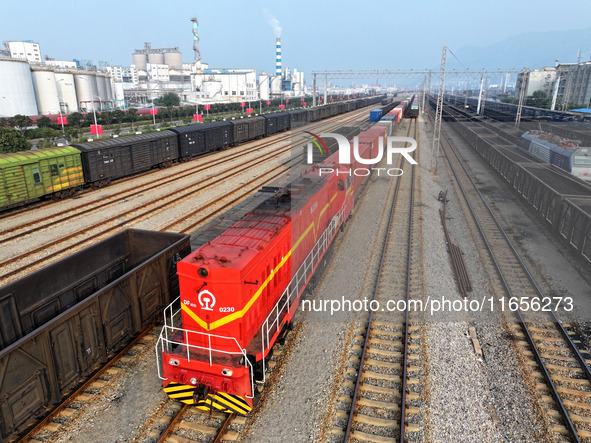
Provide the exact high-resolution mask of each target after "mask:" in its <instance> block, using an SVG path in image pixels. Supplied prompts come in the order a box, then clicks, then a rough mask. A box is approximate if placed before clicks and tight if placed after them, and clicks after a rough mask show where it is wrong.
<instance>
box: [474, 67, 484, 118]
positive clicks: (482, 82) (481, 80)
mask: <svg viewBox="0 0 591 443" xmlns="http://www.w3.org/2000/svg"><path fill="white" fill-rule="evenodd" d="M483 87H484V69H483V70H482V74H481V75H480V91H479V92H478V106H476V114H477V115H480V105H481V104H482V89H483Z"/></svg>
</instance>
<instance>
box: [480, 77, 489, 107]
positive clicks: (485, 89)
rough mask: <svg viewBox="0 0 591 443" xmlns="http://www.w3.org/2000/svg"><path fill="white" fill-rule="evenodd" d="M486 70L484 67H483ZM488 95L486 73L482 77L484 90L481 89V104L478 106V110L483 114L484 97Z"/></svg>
mask: <svg viewBox="0 0 591 443" xmlns="http://www.w3.org/2000/svg"><path fill="white" fill-rule="evenodd" d="M485 71H486V69H485ZM487 96H488V75H486V76H485V77H484V90H483V91H482V106H480V112H481V113H482V115H484V108H485V106H486V98H487Z"/></svg>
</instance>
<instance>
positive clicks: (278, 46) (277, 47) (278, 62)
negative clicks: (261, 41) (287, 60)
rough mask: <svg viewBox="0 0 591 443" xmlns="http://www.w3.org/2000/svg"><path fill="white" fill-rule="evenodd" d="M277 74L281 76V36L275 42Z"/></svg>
mask: <svg viewBox="0 0 591 443" xmlns="http://www.w3.org/2000/svg"><path fill="white" fill-rule="evenodd" d="M275 55H276V58H275V75H277V76H279V77H280V76H281V38H280V37H277V42H276V43H275Z"/></svg>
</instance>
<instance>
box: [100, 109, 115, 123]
mask: <svg viewBox="0 0 591 443" xmlns="http://www.w3.org/2000/svg"><path fill="white" fill-rule="evenodd" d="M101 120H102V121H103V122H104V123H105V125H110V124H111V123H113V113H112V112H111V111H103V112H101Z"/></svg>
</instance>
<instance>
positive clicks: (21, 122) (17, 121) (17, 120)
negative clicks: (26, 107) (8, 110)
mask: <svg viewBox="0 0 591 443" xmlns="http://www.w3.org/2000/svg"><path fill="white" fill-rule="evenodd" d="M8 121H9V124H10V126H12V127H13V128H15V129H16V128H18V130H19V131H21V134H23V135H24V134H25V131H26V130H27V127H28V126H31V125H32V124H33V120H31V119H30V118H29V117H27V116H26V115H21V114H16V115H15V116H14V117H10V118H9V119H8Z"/></svg>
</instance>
